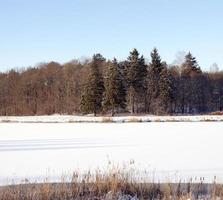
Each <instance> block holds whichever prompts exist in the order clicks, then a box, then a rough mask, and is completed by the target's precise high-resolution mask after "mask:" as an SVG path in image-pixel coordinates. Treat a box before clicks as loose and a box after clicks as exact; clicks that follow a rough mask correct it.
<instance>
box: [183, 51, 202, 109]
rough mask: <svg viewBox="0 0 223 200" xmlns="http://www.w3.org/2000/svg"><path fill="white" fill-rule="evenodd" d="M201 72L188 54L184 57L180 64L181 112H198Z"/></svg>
mask: <svg viewBox="0 0 223 200" xmlns="http://www.w3.org/2000/svg"><path fill="white" fill-rule="evenodd" d="M201 75H202V71H201V69H200V67H199V65H198V63H197V60H196V58H195V57H193V55H192V54H191V53H190V52H189V53H188V54H187V55H186V56H185V61H184V63H183V64H182V73H181V89H182V90H183V92H182V105H181V107H182V112H183V113H184V112H188V113H192V112H198V111H199V107H200V103H199V102H200V98H202V87H201V84H200V83H201V79H202V78H201Z"/></svg>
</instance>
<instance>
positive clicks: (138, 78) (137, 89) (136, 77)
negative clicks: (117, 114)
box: [126, 49, 147, 114]
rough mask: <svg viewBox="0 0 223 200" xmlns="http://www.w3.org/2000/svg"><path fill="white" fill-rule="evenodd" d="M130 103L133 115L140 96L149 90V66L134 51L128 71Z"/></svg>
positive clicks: (129, 61) (129, 60)
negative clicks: (147, 81)
mask: <svg viewBox="0 0 223 200" xmlns="http://www.w3.org/2000/svg"><path fill="white" fill-rule="evenodd" d="M126 76H127V84H128V93H129V101H130V106H131V113H132V114H133V113H135V111H136V110H135V106H136V102H137V100H138V99H139V97H140V95H142V94H144V95H145V92H146V90H147V89H146V88H147V83H146V80H147V66H146V64H145V59H144V57H143V56H141V57H139V52H138V51H137V50H136V49H133V51H132V52H130V55H129V57H128V65H127V69H126Z"/></svg>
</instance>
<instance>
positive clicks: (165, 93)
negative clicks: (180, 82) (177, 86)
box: [158, 63, 173, 114]
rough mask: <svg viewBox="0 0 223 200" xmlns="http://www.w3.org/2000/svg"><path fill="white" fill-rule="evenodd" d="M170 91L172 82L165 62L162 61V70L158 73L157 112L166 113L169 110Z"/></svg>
mask: <svg viewBox="0 0 223 200" xmlns="http://www.w3.org/2000/svg"><path fill="white" fill-rule="evenodd" d="M172 92H173V91H172V82H171V77H170V74H169V71H168V68H167V64H166V63H163V70H162V71H161V73H160V80H159V97H158V98H159V102H160V105H159V110H158V112H159V114H166V113H168V112H170V103H171V97H172Z"/></svg>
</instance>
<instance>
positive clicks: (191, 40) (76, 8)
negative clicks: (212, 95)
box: [0, 0, 223, 71]
mask: <svg viewBox="0 0 223 200" xmlns="http://www.w3.org/2000/svg"><path fill="white" fill-rule="evenodd" d="M0 27H1V28H0V71H5V70H7V69H9V68H15V67H27V66H33V65H35V64H36V63H39V62H48V61H51V60H54V61H58V62H61V63H64V62H66V61H69V60H71V59H73V58H78V57H81V56H91V55H92V54H93V53H97V52H100V53H102V55H103V56H105V57H107V58H113V57H114V56H116V57H117V58H118V59H125V58H126V57H127V56H128V54H129V51H130V50H131V49H132V48H134V47H136V48H137V49H138V50H139V51H140V53H142V54H144V56H145V57H147V58H149V55H150V51H151V49H152V48H153V47H155V46H156V47H157V48H158V49H159V52H160V54H161V57H162V58H163V59H164V60H166V61H167V62H168V63H172V62H173V60H174V59H175V54H176V52H178V51H189V50H190V51H191V52H192V53H193V54H194V56H196V57H197V59H198V61H199V64H200V66H201V67H202V69H205V70H207V69H209V67H210V65H211V64H212V63H214V62H216V63H217V64H218V65H219V67H220V69H223V1H222V0H137V1H136V0H134V1H133V0H0Z"/></svg>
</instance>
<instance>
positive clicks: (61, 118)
mask: <svg viewBox="0 0 223 200" xmlns="http://www.w3.org/2000/svg"><path fill="white" fill-rule="evenodd" d="M203 121H223V115H192V116H154V115H143V116H117V117H93V116H74V115H57V114H56V115H50V116H24V117H22V116H21V117H18V116H15V117H13V116H0V122H22V123H34V122H44V123H61V122H68V123H72V122H203Z"/></svg>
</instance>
